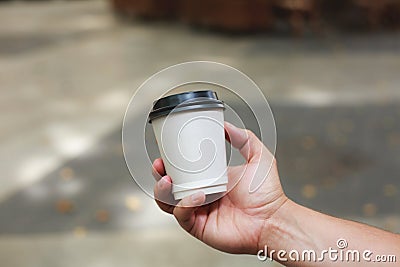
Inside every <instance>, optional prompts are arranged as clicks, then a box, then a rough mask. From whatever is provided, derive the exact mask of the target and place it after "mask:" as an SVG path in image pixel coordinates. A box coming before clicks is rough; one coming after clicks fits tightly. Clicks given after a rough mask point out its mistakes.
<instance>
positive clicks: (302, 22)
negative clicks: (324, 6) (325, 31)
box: [274, 0, 321, 36]
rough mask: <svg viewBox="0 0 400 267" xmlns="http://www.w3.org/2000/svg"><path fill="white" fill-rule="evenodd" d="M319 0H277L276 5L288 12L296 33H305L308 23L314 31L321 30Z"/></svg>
mask: <svg viewBox="0 0 400 267" xmlns="http://www.w3.org/2000/svg"><path fill="white" fill-rule="evenodd" d="M318 2H320V1H318V0H275V1H274V7H275V8H277V9H281V10H282V11H284V13H287V16H288V19H289V23H290V26H291V28H292V31H293V33H294V34H295V35H298V36H299V35H303V33H304V30H305V28H306V24H307V21H308V24H309V25H310V28H311V29H312V30H313V31H314V32H317V33H319V32H321V26H320V25H321V14H320V8H319V5H318Z"/></svg>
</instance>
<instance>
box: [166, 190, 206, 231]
mask: <svg viewBox="0 0 400 267" xmlns="http://www.w3.org/2000/svg"><path fill="white" fill-rule="evenodd" d="M205 200H206V195H205V194H204V192H197V193H195V194H193V195H191V196H188V197H185V198H183V199H182V200H181V201H180V202H179V203H178V205H177V206H176V207H175V208H174V211H173V214H174V216H175V218H176V219H177V221H178V223H179V224H180V226H182V228H183V229H185V230H186V231H187V232H190V231H191V230H192V228H193V226H194V223H195V220H196V214H195V212H196V210H197V208H198V207H199V206H200V205H202V204H203V203H204V201H205Z"/></svg>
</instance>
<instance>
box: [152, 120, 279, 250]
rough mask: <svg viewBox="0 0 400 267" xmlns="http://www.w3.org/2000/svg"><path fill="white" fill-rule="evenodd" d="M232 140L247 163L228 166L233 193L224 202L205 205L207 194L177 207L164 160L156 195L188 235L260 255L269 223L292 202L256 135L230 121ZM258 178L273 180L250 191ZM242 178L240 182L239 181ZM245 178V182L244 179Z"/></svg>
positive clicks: (156, 171)
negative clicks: (283, 207) (257, 176)
mask: <svg viewBox="0 0 400 267" xmlns="http://www.w3.org/2000/svg"><path fill="white" fill-rule="evenodd" d="M225 132H226V137H227V140H228V141H229V142H230V143H231V144H232V146H233V147H235V148H237V149H239V151H240V153H241V154H242V156H243V157H244V158H245V160H246V163H245V164H243V165H240V166H233V167H229V168H228V177H229V182H228V189H230V191H229V193H227V194H226V195H224V196H223V197H222V198H220V199H219V200H217V201H215V202H212V203H210V204H207V205H203V206H200V205H202V204H203V203H204V202H205V200H206V196H205V195H204V193H203V192H199V193H196V194H194V195H192V196H189V197H186V198H184V199H182V200H181V201H180V202H179V203H177V205H176V206H174V205H170V204H166V203H164V202H162V201H160V200H166V199H168V201H165V202H168V203H173V196H172V193H171V190H172V184H171V183H172V180H171V178H170V177H169V176H168V175H166V173H165V169H164V164H163V161H162V160H161V159H156V160H155V161H154V163H153V176H154V177H155V178H156V180H157V183H156V185H155V188H154V196H155V198H156V202H157V204H158V206H159V207H160V208H161V209H162V210H163V211H165V212H167V213H170V214H173V215H174V216H175V218H176V219H177V221H178V222H179V224H180V225H181V226H182V228H183V229H185V230H186V231H187V232H188V233H190V234H191V235H193V236H194V237H196V238H198V239H199V240H201V241H203V242H204V243H206V244H208V245H210V246H212V247H214V248H216V249H218V250H221V251H225V252H229V253H249V254H256V253H257V251H258V249H259V248H260V247H263V246H264V245H265V244H262V245H261V244H259V243H260V242H261V240H264V238H262V235H263V234H265V233H268V229H265V228H266V227H267V225H268V223H267V222H268V220H269V219H270V218H271V217H272V216H273V215H274V214H275V213H276V211H277V210H278V209H279V208H280V207H281V206H282V205H283V204H284V203H285V202H286V201H287V197H286V196H285V194H284V193H283V190H282V187H281V184H280V181H279V175H278V171H277V166H276V162H275V159H274V156H273V155H272V154H271V153H270V152H269V151H268V149H267V148H266V147H265V146H264V144H263V143H262V142H261V141H260V140H259V139H258V138H257V136H256V135H255V134H254V133H252V132H251V131H248V130H244V129H240V128H237V127H235V126H233V125H232V124H230V123H225ZM255 175H263V177H264V176H266V175H267V178H266V179H265V180H264V182H263V183H262V185H261V186H260V187H259V188H258V189H257V190H256V191H255V192H251V193H250V192H249V186H250V183H251V181H252V179H253V177H254V176H255ZM239 178H240V180H239ZM238 180H239V181H238Z"/></svg>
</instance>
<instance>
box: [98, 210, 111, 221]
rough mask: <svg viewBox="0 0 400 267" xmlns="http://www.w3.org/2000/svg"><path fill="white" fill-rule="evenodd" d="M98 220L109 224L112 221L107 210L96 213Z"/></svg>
mask: <svg viewBox="0 0 400 267" xmlns="http://www.w3.org/2000/svg"><path fill="white" fill-rule="evenodd" d="M96 220H97V221H98V222H102V223H105V222H108V221H109V220H110V214H109V212H108V211H107V210H98V211H97V212H96Z"/></svg>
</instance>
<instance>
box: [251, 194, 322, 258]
mask: <svg viewBox="0 0 400 267" xmlns="http://www.w3.org/2000/svg"><path fill="white" fill-rule="evenodd" d="M309 219H310V217H309V214H308V209H307V208H305V207H303V206H301V205H299V204H297V203H295V202H293V201H292V200H290V199H287V200H286V201H285V202H284V203H283V204H282V205H281V206H280V208H279V209H277V210H276V212H275V213H274V214H273V215H272V216H271V217H270V218H268V219H267V220H266V221H265V224H264V229H263V231H262V232H261V236H260V238H259V242H258V243H259V244H258V251H260V250H262V251H263V252H264V253H265V252H266V251H265V249H266V248H268V251H269V252H271V251H272V250H274V251H276V252H278V251H279V250H285V251H287V252H289V251H290V250H293V249H299V248H304V247H308V248H315V244H314V243H313V240H312V239H311V238H310V237H309V235H308V234H307V231H306V229H304V227H303V225H302V222H303V221H306V220H309ZM267 256H269V255H267Z"/></svg>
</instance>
